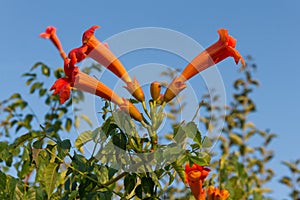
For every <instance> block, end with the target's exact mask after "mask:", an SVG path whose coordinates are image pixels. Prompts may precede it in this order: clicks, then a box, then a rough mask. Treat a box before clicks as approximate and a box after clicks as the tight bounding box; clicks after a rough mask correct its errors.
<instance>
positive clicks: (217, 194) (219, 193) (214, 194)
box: [207, 186, 230, 200]
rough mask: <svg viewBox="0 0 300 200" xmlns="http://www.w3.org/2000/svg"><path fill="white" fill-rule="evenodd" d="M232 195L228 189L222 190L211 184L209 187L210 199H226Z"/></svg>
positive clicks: (208, 195)
mask: <svg viewBox="0 0 300 200" xmlns="http://www.w3.org/2000/svg"><path fill="white" fill-rule="evenodd" d="M229 196H230V194H229V192H228V191H227V190H220V189H219V188H215V187H214V186H209V187H208V189H207V199H208V200H226V199H228V197H229Z"/></svg>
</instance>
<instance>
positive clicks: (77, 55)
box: [40, 26, 245, 200]
mask: <svg viewBox="0 0 300 200" xmlns="http://www.w3.org/2000/svg"><path fill="white" fill-rule="evenodd" d="M98 28H99V26H92V27H91V28H89V29H88V30H86V31H85V32H84V34H83V36H82V45H81V46H80V47H77V48H74V49H72V50H71V51H70V52H69V53H68V54H66V53H65V51H64V50H63V48H62V45H61V43H60V41H59V39H58V37H57V35H56V28H55V27H52V26H49V27H47V29H46V31H45V32H44V33H41V34H40V36H41V37H43V38H47V39H50V40H51V41H52V43H53V44H54V45H55V47H56V48H57V49H58V51H59V53H60V55H61V57H62V58H63V60H64V73H65V77H63V78H59V79H57V80H56V81H55V83H54V84H53V85H52V87H51V88H50V90H54V92H53V94H54V95H56V94H58V95H59V100H60V103H61V104H63V103H64V102H65V101H67V100H68V99H69V98H70V95H71V89H72V88H76V89H78V90H82V91H84V92H88V93H91V94H95V95H96V96H99V97H101V98H103V99H106V100H108V101H111V102H112V103H114V104H116V105H118V106H119V108H120V109H121V110H123V111H124V112H126V113H128V114H129V115H130V116H131V117H132V118H133V119H135V120H136V121H138V122H141V123H142V125H143V124H145V123H144V122H147V120H146V119H145V117H144V116H143V115H142V114H141V112H140V111H139V110H138V109H137V107H136V106H134V105H133V104H132V103H131V102H130V101H129V100H128V99H125V98H122V97H120V96H119V95H118V94H116V93H115V92H114V91H113V90H111V89H110V88H109V87H108V86H106V85H105V84H104V83H102V82H100V81H99V80H97V79H95V78H94V77H92V76H90V75H88V74H86V73H84V72H82V71H80V69H79V67H78V66H77V63H79V62H81V61H83V60H84V59H86V58H87V57H90V58H92V59H93V60H95V61H97V62H98V63H100V64H101V65H103V66H104V67H105V68H107V69H108V70H110V71H111V72H112V73H113V74H115V75H116V76H117V77H118V78H120V79H121V80H122V81H123V82H124V83H125V86H124V88H125V89H127V90H128V92H129V93H130V94H131V95H132V96H133V97H134V98H135V99H136V100H137V101H138V102H141V103H142V106H143V108H144V111H145V113H146V115H147V116H148V117H149V118H150V120H151V122H152V128H153V127H156V128H153V129H150V130H151V132H152V133H151V143H152V144H153V148H152V150H155V145H156V144H157V136H156V133H155V129H157V126H159V125H160V123H161V122H160V121H162V119H160V118H161V117H157V115H155V113H153V112H152V111H151V112H150V113H149V112H148V111H147V108H146V104H145V95H144V92H143V90H142V88H141V86H140V84H139V82H138V81H137V79H136V78H131V77H130V76H129V74H128V72H127V70H126V68H125V67H124V66H123V64H122V63H121V61H120V60H119V59H118V58H117V57H116V56H115V55H114V54H113V52H112V51H111V50H110V49H109V47H108V45H107V44H105V43H102V42H100V41H99V40H98V39H97V38H96V37H95V35H94V33H95V30H96V29H98ZM218 34H219V40H218V41H217V42H215V43H214V44H212V45H211V46H209V47H208V48H207V49H205V50H204V51H202V52H200V53H199V54H198V55H197V56H196V57H195V58H194V59H193V60H192V61H190V62H189V63H188V65H187V66H186V67H185V68H184V70H183V71H182V73H181V74H180V75H179V76H177V77H175V78H174V79H173V81H172V82H171V83H170V84H169V85H168V87H167V89H166V90H165V91H164V93H161V83H160V82H157V81H155V80H154V81H153V82H152V83H151V85H150V93H151V97H152V100H151V101H150V107H151V106H152V107H153V103H154V105H161V108H163V107H164V106H165V105H166V104H167V103H168V102H170V101H171V100H172V99H174V98H175V97H176V96H177V95H178V94H179V93H180V92H181V91H182V90H184V89H185V88H186V83H185V82H186V81H188V80H189V79H191V78H192V77H193V76H195V75H196V74H198V73H199V72H201V71H203V70H205V69H207V68H208V67H210V66H212V65H214V64H216V63H219V62H220V61H222V60H224V59H225V58H227V57H233V58H234V61H235V63H236V64H238V63H239V62H241V63H242V65H245V62H244V59H243V58H242V56H241V55H240V53H239V52H238V51H237V50H236V49H235V46H236V40H235V39H234V38H233V37H232V36H230V35H229V34H228V31H227V30H226V29H219V30H218ZM151 102H152V104H151ZM158 119H159V120H158ZM146 124H147V123H146ZM209 172H210V170H209V169H208V168H206V167H203V166H199V165H197V164H193V165H192V166H190V165H189V164H187V165H186V166H185V175H186V183H188V185H189V186H190V189H191V192H192V194H193V195H194V197H195V198H196V199H197V200H202V199H206V197H207V198H208V199H210V200H215V199H221V200H225V199H227V198H228V196H229V193H228V191H226V190H219V189H218V188H214V187H213V186H210V187H208V189H207V190H206V189H203V187H202V186H203V182H204V179H205V178H206V177H207V176H208V173H209Z"/></svg>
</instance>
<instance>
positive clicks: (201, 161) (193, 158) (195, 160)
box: [189, 156, 209, 166]
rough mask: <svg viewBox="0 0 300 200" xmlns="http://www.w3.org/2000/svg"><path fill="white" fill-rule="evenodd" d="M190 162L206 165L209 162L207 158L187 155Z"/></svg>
mask: <svg viewBox="0 0 300 200" xmlns="http://www.w3.org/2000/svg"><path fill="white" fill-rule="evenodd" d="M189 160H190V162H192V163H195V164H198V165H200V166H207V165H209V162H208V160H207V159H205V158H202V157H198V156H190V157H189Z"/></svg>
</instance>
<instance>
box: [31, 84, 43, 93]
mask: <svg viewBox="0 0 300 200" xmlns="http://www.w3.org/2000/svg"><path fill="white" fill-rule="evenodd" d="M42 86H43V83H41V82H35V83H34V84H32V86H31V87H30V90H29V92H30V94H32V93H34V91H35V90H36V89H40V88H41V87H42Z"/></svg>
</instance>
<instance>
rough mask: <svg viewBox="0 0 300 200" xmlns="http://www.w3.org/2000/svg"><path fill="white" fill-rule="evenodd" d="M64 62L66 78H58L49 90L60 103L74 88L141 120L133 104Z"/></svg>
mask: <svg viewBox="0 0 300 200" xmlns="http://www.w3.org/2000/svg"><path fill="white" fill-rule="evenodd" d="M66 60H68V61H66V62H65V70H66V75H67V77H65V78H59V79H58V80H56V82H55V83H54V84H53V86H52V87H51V88H50V90H54V93H53V94H58V95H59V98H60V103H64V102H65V101H66V100H68V99H69V98H70V93H71V92H70V91H71V88H72V87H74V88H77V89H79V90H82V91H84V92H88V93H91V94H95V95H97V96H99V97H102V98H104V99H106V100H109V101H111V102H113V103H115V104H117V105H119V107H120V108H121V109H122V110H124V111H125V112H127V113H128V114H130V116H131V117H132V118H134V119H135V120H137V121H142V120H143V117H142V115H141V113H140V112H139V111H138V109H137V108H136V107H135V106H134V105H133V104H131V103H130V102H129V101H127V100H126V99H122V98H121V97H119V96H118V95H117V94H115V93H114V92H113V91H112V90H111V89H110V88H109V87H107V86H106V85H104V84H103V83H101V82H100V81H98V80H97V79H95V78H93V77H92V76H90V75H88V74H85V73H83V72H81V71H80V70H79V69H78V67H76V66H72V65H71V63H70V60H69V59H66ZM66 65H67V66H66Z"/></svg>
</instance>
